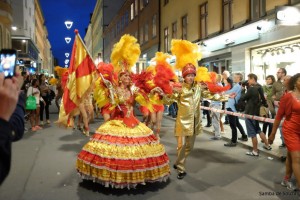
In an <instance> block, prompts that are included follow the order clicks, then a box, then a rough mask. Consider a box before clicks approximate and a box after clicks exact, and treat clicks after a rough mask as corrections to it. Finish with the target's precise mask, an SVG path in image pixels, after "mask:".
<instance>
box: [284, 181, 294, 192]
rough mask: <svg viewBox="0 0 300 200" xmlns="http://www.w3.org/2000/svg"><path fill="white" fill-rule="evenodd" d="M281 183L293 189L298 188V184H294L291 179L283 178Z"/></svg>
mask: <svg viewBox="0 0 300 200" xmlns="http://www.w3.org/2000/svg"><path fill="white" fill-rule="evenodd" d="M281 185H282V186H284V187H286V188H287V189H288V190H291V191H295V190H297V188H296V186H294V184H293V183H292V182H291V181H290V180H282V181H281Z"/></svg>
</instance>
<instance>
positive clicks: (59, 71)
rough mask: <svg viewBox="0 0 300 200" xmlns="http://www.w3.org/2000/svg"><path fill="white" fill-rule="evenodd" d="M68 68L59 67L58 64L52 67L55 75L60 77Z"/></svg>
mask: <svg viewBox="0 0 300 200" xmlns="http://www.w3.org/2000/svg"><path fill="white" fill-rule="evenodd" d="M68 70H69V69H68V68H63V67H60V66H56V67H55V68H54V71H55V72H56V74H57V76H59V77H61V76H62V75H63V74H64V73H65V72H66V71H68Z"/></svg>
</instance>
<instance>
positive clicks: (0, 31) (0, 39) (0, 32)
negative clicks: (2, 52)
mask: <svg viewBox="0 0 300 200" xmlns="http://www.w3.org/2000/svg"><path fill="white" fill-rule="evenodd" d="M2 35H3V34H2V26H1V25H0V49H3V48H4V46H3V44H2V41H3V38H2Z"/></svg>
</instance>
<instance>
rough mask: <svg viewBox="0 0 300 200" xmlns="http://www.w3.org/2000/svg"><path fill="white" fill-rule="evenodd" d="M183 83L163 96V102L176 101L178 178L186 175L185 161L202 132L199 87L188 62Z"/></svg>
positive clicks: (184, 70) (191, 66)
mask: <svg viewBox="0 0 300 200" xmlns="http://www.w3.org/2000/svg"><path fill="white" fill-rule="evenodd" d="M182 76H183V78H184V83H183V84H182V88H180V89H174V92H173V95H172V96H171V97H169V98H168V97H165V102H166V103H168V104H170V103H171V102H173V101H176V102H177V104H178V114H177V118H176V124H175V137H176V139H177V159H176V162H175V163H174V166H173V167H174V168H175V169H177V172H178V175H177V178H178V179H183V178H184V177H185V176H186V174H187V173H186V169H185V163H186V159H187V157H188V155H189V154H190V152H191V150H192V149H193V147H194V142H195V138H196V135H198V134H199V133H201V132H202V124H201V116H200V115H201V109H200V104H201V102H200V98H201V88H200V86H199V85H198V84H197V83H196V82H195V81H194V79H195V76H196V67H195V66H194V65H193V64H191V63H188V64H187V65H185V66H184V67H183V69H182Z"/></svg>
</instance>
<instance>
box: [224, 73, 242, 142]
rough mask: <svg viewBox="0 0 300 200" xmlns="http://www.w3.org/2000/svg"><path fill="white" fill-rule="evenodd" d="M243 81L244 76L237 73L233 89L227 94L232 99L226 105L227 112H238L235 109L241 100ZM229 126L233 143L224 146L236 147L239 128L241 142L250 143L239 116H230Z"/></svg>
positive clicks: (234, 77)
mask: <svg viewBox="0 0 300 200" xmlns="http://www.w3.org/2000/svg"><path fill="white" fill-rule="evenodd" d="M242 80H243V75H242V74H241V73H236V74H234V76H233V82H234V83H235V84H234V86H233V87H232V89H230V90H228V91H226V92H225V94H229V96H230V97H231V98H229V99H228V102H227V103H226V106H225V107H226V110H227V111H230V112H237V110H236V108H235V103H236V102H237V101H238V100H239V99H240V97H241V92H242V87H241V86H240V84H239V83H240V82H241V81H242ZM228 119H229V125H230V128H231V141H230V142H228V143H226V144H224V146H226V147H235V146H236V143H237V128H238V129H239V131H240V132H241V134H242V137H241V138H239V140H242V141H248V137H247V135H246V133H245V131H244V128H243V126H242V125H241V124H240V122H239V118H238V117H237V116H233V115H228Z"/></svg>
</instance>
